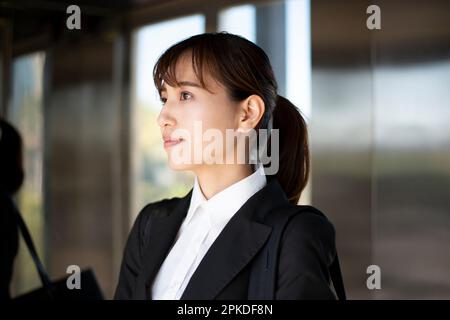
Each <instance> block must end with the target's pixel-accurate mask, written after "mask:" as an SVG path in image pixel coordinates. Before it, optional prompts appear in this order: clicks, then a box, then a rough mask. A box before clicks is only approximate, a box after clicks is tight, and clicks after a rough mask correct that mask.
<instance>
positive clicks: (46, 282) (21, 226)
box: [5, 194, 51, 295]
mask: <svg viewBox="0 0 450 320" xmlns="http://www.w3.org/2000/svg"><path fill="white" fill-rule="evenodd" d="M5 198H6V200H7V201H8V202H9V204H10V206H11V208H12V209H13V211H14V215H15V216H16V219H17V225H18V226H19V230H20V232H21V234H22V237H23V240H24V241H25V244H26V246H27V248H28V251H29V252H30V255H31V258H32V259H33V262H34V265H35V266H36V269H37V272H38V274H39V278H40V279H41V282H42V285H43V286H44V288H45V289H47V291H48V293H49V294H50V295H51V290H50V288H51V281H50V278H49V276H48V274H47V272H46V271H45V268H44V266H43V265H42V262H41V260H40V259H39V256H38V254H37V251H36V248H35V246H34V243H33V240H32V238H31V235H30V232H29V231H28V228H27V225H26V224H25V221H24V220H23V218H22V215H21V214H20V211H19V209H18V208H17V206H16V204H15V202H14V200H13V199H12V198H11V196H10V195H8V194H5Z"/></svg>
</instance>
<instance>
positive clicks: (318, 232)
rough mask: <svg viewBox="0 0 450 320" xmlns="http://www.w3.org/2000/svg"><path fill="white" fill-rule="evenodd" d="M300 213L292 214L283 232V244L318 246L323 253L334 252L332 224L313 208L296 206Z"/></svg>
mask: <svg viewBox="0 0 450 320" xmlns="http://www.w3.org/2000/svg"><path fill="white" fill-rule="evenodd" d="M297 207H299V209H300V212H299V213H297V214H294V216H292V217H291V218H290V220H289V222H288V223H287V225H286V227H285V230H284V232H283V242H285V243H291V244H294V243H297V244H301V243H303V244H304V245H306V246H309V245H308V243H309V244H318V245H319V247H321V248H322V249H323V250H324V251H325V252H328V253H329V254H331V257H330V261H331V258H332V257H333V256H334V252H335V242H336V230H335V227H334V225H333V223H332V222H331V221H330V220H329V219H328V218H327V216H326V215H325V214H323V213H322V212H321V211H320V210H319V209H317V208H315V207H313V206H302V205H297Z"/></svg>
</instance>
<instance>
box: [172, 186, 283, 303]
mask: <svg viewBox="0 0 450 320" xmlns="http://www.w3.org/2000/svg"><path fill="white" fill-rule="evenodd" d="M286 203H287V198H286V196H285V194H284V192H283V191H282V189H281V187H280V185H279V184H278V181H277V180H275V179H268V184H267V185H266V186H265V187H264V188H263V189H261V190H260V191H258V192H257V193H255V194H254V195H253V196H252V197H251V198H250V199H249V200H248V201H247V202H246V203H245V204H244V205H243V206H242V207H241V208H240V209H239V210H238V211H237V212H236V213H235V214H234V216H233V217H232V218H231V219H230V221H229V222H228V224H227V225H226V226H225V228H224V229H223V230H222V232H221V233H220V234H219V236H218V237H217V239H216V240H215V241H214V243H213V244H212V245H211V247H210V249H209V250H208V251H207V253H206V254H205V256H204V257H203V259H202V261H201V262H200V264H199V265H198V267H197V269H196V270H195V272H194V274H193V275H192V277H191V279H190V281H189V283H188V285H187V287H186V289H185V290H184V292H183V295H182V296H181V298H180V299H181V300H197V299H198V300H213V299H215V297H216V296H217V295H218V294H219V293H220V291H221V290H222V289H223V288H225V286H226V285H227V284H228V283H229V282H230V281H231V280H233V278H234V277H235V276H236V275H237V274H238V273H239V272H240V271H241V270H242V269H243V268H244V267H245V266H246V265H247V264H248V263H249V262H250V261H251V260H252V258H253V257H254V256H255V255H256V254H257V253H258V252H259V250H260V249H261V248H262V247H263V245H264V244H265V243H266V241H267V240H268V239H269V235H270V233H271V232H272V227H270V226H268V225H265V224H263V223H261V222H260V221H262V220H263V219H264V216H265V215H266V214H267V213H268V212H270V211H271V210H273V209H274V208H276V207H277V206H281V205H285V204H286Z"/></svg>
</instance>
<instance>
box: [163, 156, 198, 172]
mask: <svg viewBox="0 0 450 320" xmlns="http://www.w3.org/2000/svg"><path fill="white" fill-rule="evenodd" d="M168 164H169V168H170V169H172V170H175V171H188V170H192V169H193V168H194V166H193V165H192V164H189V163H176V162H174V161H173V160H171V159H169V162H168Z"/></svg>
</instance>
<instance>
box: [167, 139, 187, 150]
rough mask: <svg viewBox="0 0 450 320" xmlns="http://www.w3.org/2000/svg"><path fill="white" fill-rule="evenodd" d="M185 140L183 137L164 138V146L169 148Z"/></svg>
mask: <svg viewBox="0 0 450 320" xmlns="http://www.w3.org/2000/svg"><path fill="white" fill-rule="evenodd" d="M181 142H183V139H181V138H179V139H175V140H174V139H168V138H164V148H168V147H172V146H175V145H177V144H179V143H181Z"/></svg>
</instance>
